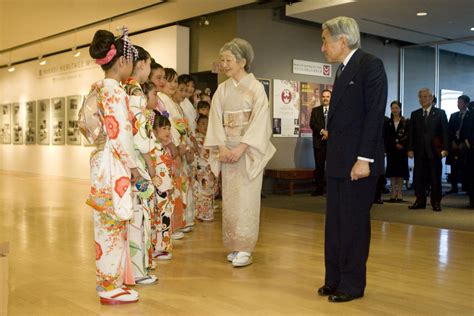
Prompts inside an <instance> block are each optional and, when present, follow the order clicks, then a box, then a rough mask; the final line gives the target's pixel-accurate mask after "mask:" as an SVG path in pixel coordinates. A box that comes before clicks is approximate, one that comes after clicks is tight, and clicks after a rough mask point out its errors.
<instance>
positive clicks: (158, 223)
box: [151, 142, 174, 253]
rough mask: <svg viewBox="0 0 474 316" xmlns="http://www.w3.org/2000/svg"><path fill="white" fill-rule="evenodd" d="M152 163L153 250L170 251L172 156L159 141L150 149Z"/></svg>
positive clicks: (172, 202)
mask: <svg viewBox="0 0 474 316" xmlns="http://www.w3.org/2000/svg"><path fill="white" fill-rule="evenodd" d="M151 155H152V159H153V164H154V165H155V171H156V176H155V177H154V178H153V179H152V181H153V184H154V185H155V192H156V194H155V213H156V214H157V216H155V218H154V221H153V223H152V227H153V228H154V232H155V233H154V235H153V239H154V241H153V244H154V246H155V252H157V253H158V252H170V251H171V250H172V248H173V244H172V240H171V233H172V231H171V217H172V215H173V208H174V199H173V191H174V186H173V180H172V179H171V176H170V171H171V166H172V164H173V157H171V154H170V153H169V151H168V150H167V148H166V147H163V146H162V145H161V144H160V143H159V142H155V148H154V149H153V150H152V153H151Z"/></svg>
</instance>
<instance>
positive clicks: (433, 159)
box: [408, 88, 449, 212]
mask: <svg viewBox="0 0 474 316" xmlns="http://www.w3.org/2000/svg"><path fill="white" fill-rule="evenodd" d="M418 100H419V102H420V105H421V109H418V110H415V111H413V112H411V117H410V128H409V130H408V132H409V133H408V157H410V158H415V169H414V171H413V184H414V186H415V196H416V201H415V203H413V205H410V206H409V208H410V209H412V210H416V209H424V208H426V191H427V188H428V185H431V207H432V208H433V211H436V212H440V211H441V170H442V164H441V159H442V158H443V157H446V156H447V154H448V146H449V141H448V119H447V117H446V113H445V112H444V111H443V110H441V109H438V108H435V107H434V106H433V93H432V92H431V90H430V89H428V88H423V89H421V90H420V91H419V92H418Z"/></svg>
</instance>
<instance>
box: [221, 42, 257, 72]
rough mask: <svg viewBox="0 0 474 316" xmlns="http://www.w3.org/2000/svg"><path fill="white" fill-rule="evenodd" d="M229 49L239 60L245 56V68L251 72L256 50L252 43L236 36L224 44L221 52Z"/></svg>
mask: <svg viewBox="0 0 474 316" xmlns="http://www.w3.org/2000/svg"><path fill="white" fill-rule="evenodd" d="M226 50H228V51H229V52H231V53H232V55H234V56H235V59H236V60H237V61H241V60H242V59H244V58H245V61H246V62H245V66H244V69H245V71H246V72H249V70H250V65H251V64H252V62H253V58H254V52H253V48H252V45H250V43H249V42H247V41H246V40H244V39H241V38H234V39H233V40H231V41H230V42H228V43H225V44H224V46H222V48H221V49H220V51H219V54H222V53H223V52H224V51H226Z"/></svg>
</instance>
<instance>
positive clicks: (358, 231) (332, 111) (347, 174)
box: [318, 17, 387, 302]
mask: <svg viewBox="0 0 474 316" xmlns="http://www.w3.org/2000/svg"><path fill="white" fill-rule="evenodd" d="M322 30H323V31H322V41H323V45H322V47H321V51H322V52H323V53H324V55H325V56H326V59H327V60H328V61H329V62H338V63H340V65H339V67H338V70H337V72H336V79H335V82H334V88H333V91H332V96H331V103H330V106H329V114H328V121H327V130H328V147H327V162H326V174H327V210H326V224H325V245H324V248H325V267H326V276H325V284H324V285H323V286H322V287H321V288H320V289H319V290H318V293H319V295H323V296H325V295H328V296H329V297H328V300H329V301H330V302H348V301H351V300H353V299H355V298H360V297H362V296H364V291H365V286H366V262H367V259H368V256H369V244H370V208H371V207H372V203H373V201H374V194H375V186H376V184H377V179H378V176H379V175H380V174H382V172H383V169H384V154H383V150H384V148H383V146H384V144H383V137H382V129H383V123H384V113H385V107H386V103H387V76H386V74H385V69H384V65H383V63H382V61H381V60H380V59H379V58H377V57H375V56H373V55H370V54H368V53H366V52H364V51H363V50H361V49H360V34H359V27H358V25H357V23H356V21H355V20H354V19H352V18H347V17H337V18H334V19H331V20H329V21H327V22H326V23H324V24H323V26H322Z"/></svg>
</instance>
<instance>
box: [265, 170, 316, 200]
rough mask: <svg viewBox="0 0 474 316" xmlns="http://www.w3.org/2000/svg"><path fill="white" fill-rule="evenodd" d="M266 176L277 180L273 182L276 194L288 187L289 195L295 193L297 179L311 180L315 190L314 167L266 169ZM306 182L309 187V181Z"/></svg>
mask: <svg viewBox="0 0 474 316" xmlns="http://www.w3.org/2000/svg"><path fill="white" fill-rule="evenodd" d="M265 176H267V177H271V178H273V179H274V180H275V182H274V183H273V193H275V194H276V193H278V191H279V190H281V189H288V195H293V193H294V190H295V184H296V182H297V180H311V185H310V188H311V189H312V190H314V185H315V182H314V169H301V168H296V169H295V168H288V169H265ZM304 184H305V185H306V187H308V183H304Z"/></svg>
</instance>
